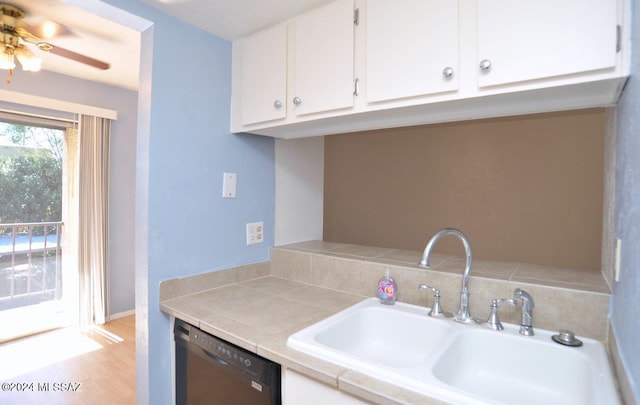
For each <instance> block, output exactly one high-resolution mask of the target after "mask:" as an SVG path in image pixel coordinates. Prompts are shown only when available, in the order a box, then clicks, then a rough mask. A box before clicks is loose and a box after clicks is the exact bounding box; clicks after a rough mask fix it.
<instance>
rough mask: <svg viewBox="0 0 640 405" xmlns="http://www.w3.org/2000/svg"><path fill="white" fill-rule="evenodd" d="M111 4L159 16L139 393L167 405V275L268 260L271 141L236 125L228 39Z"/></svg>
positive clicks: (142, 122)
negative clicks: (257, 234) (162, 301)
mask: <svg viewBox="0 0 640 405" xmlns="http://www.w3.org/2000/svg"><path fill="white" fill-rule="evenodd" d="M87 3H100V2H98V1H95V0H90V1H87V2H86V3H83V4H87ZM105 3H109V4H111V5H113V6H116V7H118V8H120V9H122V10H125V11H127V12H129V13H131V14H134V15H136V16H139V17H142V18H144V19H145V20H148V21H150V22H152V23H153V26H152V28H151V29H149V30H147V31H145V32H144V33H143V35H142V40H143V52H142V62H141V64H142V70H141V87H140V91H139V100H140V103H139V106H138V108H139V110H138V112H139V117H140V118H139V123H138V146H137V154H138V155H137V170H136V172H137V175H136V181H137V191H136V193H137V195H136V336H137V341H136V342H137V345H138V346H137V359H136V361H137V365H136V367H137V379H138V380H137V388H138V393H137V395H138V403H141V404H146V403H149V404H154V405H156V404H170V403H172V383H173V381H172V370H171V364H172V360H171V350H172V337H171V335H170V324H169V318H168V317H167V316H166V315H165V314H163V313H162V312H161V311H160V309H159V286H160V282H161V281H162V280H166V279H170V278H175V277H182V276H189V275H194V274H200V273H203V272H207V271H212V270H219V269H224V268H229V267H233V266H236V265H242V264H249V263H257V262H262V261H266V260H268V258H269V250H268V249H269V246H271V245H272V244H273V231H272V230H273V226H274V224H273V223H274V211H275V196H274V192H275V191H274V186H275V183H274V170H275V169H274V159H275V153H274V141H273V139H270V138H265V137H258V136H253V135H240V136H237V135H231V134H230V132H229V126H230V118H229V116H230V104H231V103H230V97H231V43H230V42H228V41H225V40H222V39H220V38H217V37H215V36H212V35H210V34H208V33H206V32H204V31H202V30H199V29H197V28H194V27H193V26H191V25H188V24H185V23H183V22H181V21H179V20H177V19H175V18H172V17H169V16H167V15H166V14H163V13H161V12H159V11H158V10H156V9H153V8H150V7H148V6H147V5H145V4H144V3H142V2H140V1H129V0H107V1H105ZM84 7H85V8H87V9H89V8H91V7H89V6H84ZM96 11H97V14H100V13H101V12H102V11H101V10H99V7H97V8H96ZM103 15H104V14H103ZM225 171H227V172H235V173H237V174H238V191H237V198H236V199H222V198H221V196H222V175H223V172H225ZM254 221H264V224H265V229H266V234H265V242H266V243H263V244H260V245H253V246H249V247H248V246H246V244H245V236H244V233H245V224H246V223H247V222H254Z"/></svg>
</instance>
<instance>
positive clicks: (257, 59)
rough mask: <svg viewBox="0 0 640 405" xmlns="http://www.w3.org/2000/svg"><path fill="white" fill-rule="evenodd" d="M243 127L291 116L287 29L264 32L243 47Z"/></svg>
mask: <svg viewBox="0 0 640 405" xmlns="http://www.w3.org/2000/svg"><path fill="white" fill-rule="evenodd" d="M240 52H241V54H242V66H241V71H242V73H241V75H242V82H241V95H242V96H241V97H242V107H241V109H242V124H243V125H249V124H255V123H259V122H266V121H272V120H277V119H282V118H284V117H285V116H286V114H287V28H286V26H284V25H281V26H278V27H275V28H273V29H270V30H268V31H265V32H261V33H259V34H256V35H254V36H252V37H249V38H246V39H244V40H242V43H241V51H240Z"/></svg>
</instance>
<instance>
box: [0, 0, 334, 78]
mask: <svg viewBox="0 0 640 405" xmlns="http://www.w3.org/2000/svg"><path fill="white" fill-rule="evenodd" d="M330 1H331V0H142V2H143V3H146V4H147V5H150V6H152V7H154V8H157V9H159V10H161V11H163V12H165V13H166V14H169V15H172V16H174V17H176V18H178V19H180V20H183V21H185V22H187V23H189V24H192V25H194V26H196V27H199V28H201V29H203V30H205V31H207V32H210V33H211V34H214V35H216V36H218V37H221V38H224V39H227V40H230V41H233V40H235V39H238V38H242V37H244V36H247V35H249V34H252V33H254V32H257V31H260V30H262V29H264V28H268V27H270V26H273V25H275V24H277V23H280V22H282V21H285V20H287V19H289V18H291V17H293V16H295V15H298V14H301V13H303V12H305V11H308V10H311V9H314V8H316V7H319V6H321V5H323V4H326V3H329V2H330ZM0 2H6V3H9V4H12V5H14V6H18V7H20V8H22V9H23V10H25V12H26V14H27V16H26V17H25V21H26V22H27V23H29V24H30V25H37V24H39V23H41V22H44V21H45V20H52V21H55V22H57V23H59V24H62V25H63V26H65V27H67V28H68V30H69V31H70V33H69V34H66V35H61V36H58V37H55V38H53V39H50V40H47V42H50V43H51V44H53V45H54V46H58V47H60V48H65V49H68V50H71V51H74V52H77V53H81V54H84V55H87V56H89V57H92V58H94V59H98V60H101V61H104V62H107V63H109V64H110V68H109V69H108V70H100V69H96V68H94V67H91V66H88V65H85V64H82V63H78V62H75V61H72V60H69V59H66V58H63V57H61V56H57V55H53V54H51V53H48V52H44V51H40V50H39V49H37V48H36V47H35V46H30V47H29V49H31V50H32V52H33V53H35V54H36V55H37V56H38V57H40V58H42V69H43V70H48V71H51V72H56V73H61V74H66V75H69V76H74V77H78V78H82V79H86V80H91V81H96V82H100V83H106V84H110V85H114V86H118V87H122V88H126V89H130V90H137V88H138V72H139V65H140V34H139V33H138V32H137V31H136V30H133V29H131V28H128V27H125V26H122V25H119V24H116V23H114V22H112V21H109V20H107V19H104V18H102V17H98V16H96V15H94V14H91V13H89V12H87V11H84V10H82V9H79V8H76V7H73V6H71V5H69V4H65V3H64V2H62V1H60V0H35V1H34V0H0ZM3 72H5V71H0V75H2V74H3ZM29 74H33V73H31V72H22V71H21V69H20V67H18V68H16V71H15V73H14V77H13V79H12V80H13V81H16V80H21V78H22V77H24V76H25V75H29ZM3 79H4V78H3V77H0V80H3ZM0 83H1V82H0Z"/></svg>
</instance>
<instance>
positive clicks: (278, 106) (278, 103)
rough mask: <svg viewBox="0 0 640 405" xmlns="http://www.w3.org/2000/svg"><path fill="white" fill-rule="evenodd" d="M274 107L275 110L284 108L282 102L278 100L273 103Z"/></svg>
mask: <svg viewBox="0 0 640 405" xmlns="http://www.w3.org/2000/svg"><path fill="white" fill-rule="evenodd" d="M273 106H274V107H275V108H281V107H282V101H280V100H276V101H274V102H273Z"/></svg>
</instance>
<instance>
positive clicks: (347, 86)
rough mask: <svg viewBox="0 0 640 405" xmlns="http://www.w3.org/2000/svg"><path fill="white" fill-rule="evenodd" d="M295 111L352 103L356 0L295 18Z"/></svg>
mask: <svg viewBox="0 0 640 405" xmlns="http://www.w3.org/2000/svg"><path fill="white" fill-rule="evenodd" d="M294 27H295V28H294V30H295V49H294V50H293V59H294V74H295V84H294V86H293V91H292V92H291V93H290V94H289V98H290V100H289V101H290V102H293V100H294V98H295V100H296V102H295V103H294V104H295V105H293V106H292V110H293V111H294V112H295V114H296V115H302V114H310V113H316V112H323V111H331V110H337V109H341V108H347V107H351V106H353V43H354V39H353V0H337V1H334V2H333V3H330V4H328V5H326V6H324V7H321V8H319V9H317V10H314V11H311V12H309V13H307V14H305V15H303V16H301V17H300V18H298V19H296V20H295V22H294Z"/></svg>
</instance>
